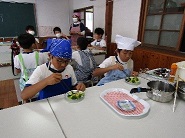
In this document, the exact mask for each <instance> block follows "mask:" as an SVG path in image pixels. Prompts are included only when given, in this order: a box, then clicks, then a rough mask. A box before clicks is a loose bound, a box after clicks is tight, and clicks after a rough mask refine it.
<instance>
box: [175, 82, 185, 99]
mask: <svg viewBox="0 0 185 138" xmlns="http://www.w3.org/2000/svg"><path fill="white" fill-rule="evenodd" d="M177 94H178V96H179V97H180V98H181V99H183V100H185V82H184V81H179V84H178V89H177Z"/></svg>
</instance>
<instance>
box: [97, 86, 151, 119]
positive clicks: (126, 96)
mask: <svg viewBox="0 0 185 138" xmlns="http://www.w3.org/2000/svg"><path fill="white" fill-rule="evenodd" d="M100 98H101V99H102V101H103V102H104V103H106V104H107V105H108V107H110V108H111V109H112V110H113V111H114V112H116V113H117V114H118V115H120V116H121V117H123V118H128V119H138V118H142V117H145V116H146V115H147V114H148V112H149V110H150V105H149V104H148V103H147V102H146V101H144V100H143V99H140V98H139V97H138V96H136V95H133V94H130V92H129V91H128V90H125V89H122V88H111V89H107V90H105V91H103V92H102V93H101V94H100ZM120 100H129V101H132V102H133V103H134V105H135V107H136V109H135V110H132V111H123V110H120V108H118V106H117V101H120Z"/></svg>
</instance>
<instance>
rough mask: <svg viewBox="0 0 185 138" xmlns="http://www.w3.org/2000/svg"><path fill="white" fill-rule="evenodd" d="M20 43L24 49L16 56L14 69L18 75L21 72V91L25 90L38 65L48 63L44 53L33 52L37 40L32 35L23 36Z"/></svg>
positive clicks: (20, 37) (19, 39)
mask: <svg viewBox="0 0 185 138" xmlns="http://www.w3.org/2000/svg"><path fill="white" fill-rule="evenodd" d="M18 42H19V44H20V46H21V47H22V48H23V53H20V54H19V55H16V56H15V58H14V67H15V71H16V73H17V74H19V73H20V72H21V77H20V89H21V90H23V88H24V86H25V83H26V81H28V79H29V77H30V76H31V74H32V72H33V71H34V70H35V68H36V67H37V66H38V65H41V64H43V63H46V62H47V58H46V56H45V55H44V54H43V53H38V52H37V51H33V49H32V46H33V45H35V38H34V36H33V35H31V34H28V33H26V34H21V35H20V36H19V37H18Z"/></svg>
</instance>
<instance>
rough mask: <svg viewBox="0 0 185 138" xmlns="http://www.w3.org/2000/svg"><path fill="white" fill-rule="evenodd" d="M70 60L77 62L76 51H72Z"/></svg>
mask: <svg viewBox="0 0 185 138" xmlns="http://www.w3.org/2000/svg"><path fill="white" fill-rule="evenodd" d="M72 59H74V60H75V61H76V62H77V59H78V51H74V52H73V53H72Z"/></svg>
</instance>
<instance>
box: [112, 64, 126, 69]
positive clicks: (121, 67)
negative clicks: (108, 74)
mask: <svg viewBox="0 0 185 138" xmlns="http://www.w3.org/2000/svg"><path fill="white" fill-rule="evenodd" d="M116 69H118V70H120V71H122V70H123V69H124V68H123V66H122V65H121V64H119V63H116V64H115V65H113V66H112V70H116Z"/></svg>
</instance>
